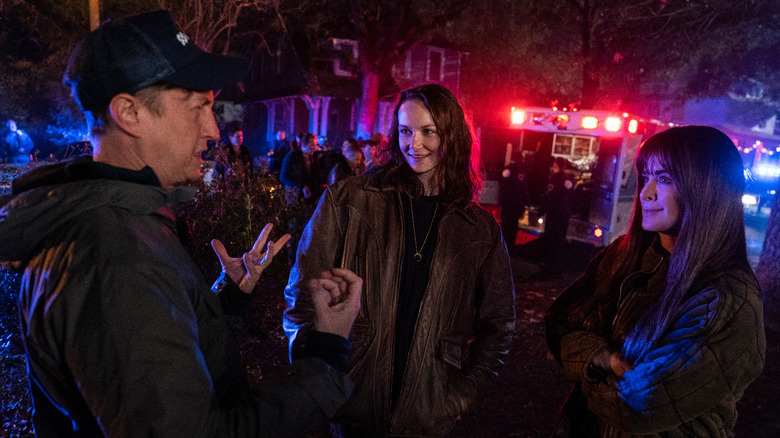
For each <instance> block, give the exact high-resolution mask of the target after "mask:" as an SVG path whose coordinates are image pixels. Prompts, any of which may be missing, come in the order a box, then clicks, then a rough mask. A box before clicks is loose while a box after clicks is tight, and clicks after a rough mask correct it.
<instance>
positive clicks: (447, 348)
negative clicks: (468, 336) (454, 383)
mask: <svg viewBox="0 0 780 438" xmlns="http://www.w3.org/2000/svg"><path fill="white" fill-rule="evenodd" d="M464 344H465V342H464V337H463V336H458V335H447V336H444V337H442V338H441V339H439V358H440V359H441V360H443V361H444V362H445V363H447V364H449V365H452V366H453V367H455V368H456V369H461V368H462V367H463V363H464V359H465V357H464V356H465V354H464V347H465V345H464Z"/></svg>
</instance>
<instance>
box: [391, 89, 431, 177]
mask: <svg viewBox="0 0 780 438" xmlns="http://www.w3.org/2000/svg"><path fill="white" fill-rule="evenodd" d="M398 145H399V146H400V148H401V151H402V152H403V154H404V158H405V159H406V162H407V163H408V164H409V167H411V168H412V170H414V172H415V173H417V174H418V175H419V174H423V173H428V172H430V171H432V170H433V169H435V168H436V167H437V166H438V165H439V163H440V162H441V156H440V153H441V137H439V132H438V130H437V128H436V123H435V122H434V121H433V116H431V112H430V111H428V108H426V107H425V105H423V103H422V102H420V101H419V100H407V101H406V102H404V103H402V104H401V107H400V108H398Z"/></svg>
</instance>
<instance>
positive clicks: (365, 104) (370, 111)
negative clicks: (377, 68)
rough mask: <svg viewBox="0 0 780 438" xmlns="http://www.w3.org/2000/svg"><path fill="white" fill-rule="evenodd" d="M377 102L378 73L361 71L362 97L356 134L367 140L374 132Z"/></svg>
mask: <svg viewBox="0 0 780 438" xmlns="http://www.w3.org/2000/svg"><path fill="white" fill-rule="evenodd" d="M378 103H379V74H378V73H376V72H372V71H364V72H363V97H361V99H360V113H359V115H358V126H357V136H358V137H361V138H363V139H364V140H367V139H369V138H371V134H373V133H374V118H375V117H376V108H377V105H378Z"/></svg>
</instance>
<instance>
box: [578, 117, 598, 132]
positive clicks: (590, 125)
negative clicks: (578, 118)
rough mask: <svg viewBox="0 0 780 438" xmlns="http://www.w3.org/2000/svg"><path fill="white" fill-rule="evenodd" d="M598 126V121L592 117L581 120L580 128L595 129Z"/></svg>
mask: <svg viewBox="0 0 780 438" xmlns="http://www.w3.org/2000/svg"><path fill="white" fill-rule="evenodd" d="M598 126H599V119H597V118H595V117H593V116H585V117H583V118H582V127H583V128H585V129H596V127H598Z"/></svg>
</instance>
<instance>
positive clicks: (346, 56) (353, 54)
mask: <svg viewBox="0 0 780 438" xmlns="http://www.w3.org/2000/svg"><path fill="white" fill-rule="evenodd" d="M333 48H334V49H336V50H337V51H339V54H338V55H337V56H336V59H334V60H333V74H335V75H336V76H355V73H354V71H353V67H352V65H353V61H354V60H356V59H357V57H358V46H357V41H355V40H350V39H344V38H333Z"/></svg>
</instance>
